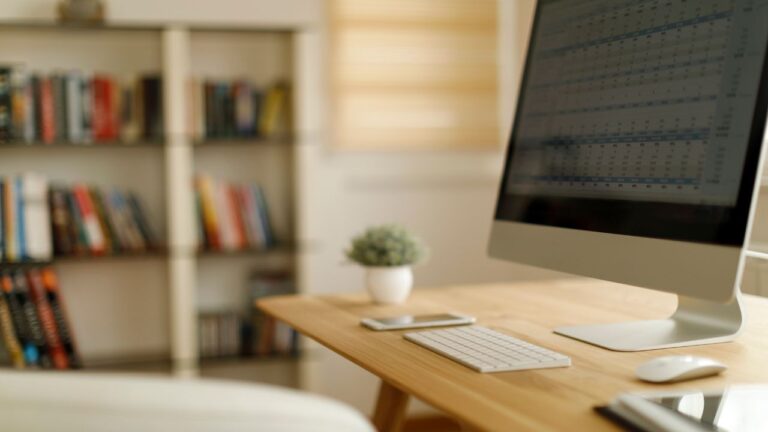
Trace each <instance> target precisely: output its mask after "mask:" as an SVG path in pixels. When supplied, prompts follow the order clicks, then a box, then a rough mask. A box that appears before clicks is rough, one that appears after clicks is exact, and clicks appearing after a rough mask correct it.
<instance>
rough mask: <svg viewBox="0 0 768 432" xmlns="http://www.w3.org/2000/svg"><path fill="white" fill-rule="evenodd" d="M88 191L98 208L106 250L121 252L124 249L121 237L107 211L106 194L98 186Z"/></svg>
mask: <svg viewBox="0 0 768 432" xmlns="http://www.w3.org/2000/svg"><path fill="white" fill-rule="evenodd" d="M88 192H89V193H90V195H91V200H92V201H93V206H94V208H95V209H96V215H97V216H98V218H99V224H100V225H101V231H102V232H103V233H104V242H105V247H106V250H107V251H108V252H110V253H117V252H120V251H121V250H122V249H121V245H120V239H119V238H118V236H117V233H116V232H115V227H114V226H113V225H112V219H111V218H110V217H109V214H108V213H107V207H106V205H105V204H104V195H103V194H102V193H101V192H100V191H99V190H98V189H96V188H91V189H90V190H89V191H88Z"/></svg>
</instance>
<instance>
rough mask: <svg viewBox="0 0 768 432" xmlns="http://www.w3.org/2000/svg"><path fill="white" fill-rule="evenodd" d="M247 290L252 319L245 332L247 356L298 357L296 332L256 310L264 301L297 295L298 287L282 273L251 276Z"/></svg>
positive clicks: (290, 278) (288, 276) (288, 275)
mask: <svg viewBox="0 0 768 432" xmlns="http://www.w3.org/2000/svg"><path fill="white" fill-rule="evenodd" d="M248 286H249V292H250V298H249V300H248V305H250V307H251V309H250V311H251V314H250V317H251V319H250V322H249V327H248V328H247V331H246V332H245V333H246V335H247V340H246V343H247V345H246V346H245V347H244V348H245V352H246V353H251V354H254V355H256V356H274V355H296V354H298V351H299V341H298V333H296V330H294V329H293V328H291V327H290V326H289V325H288V324H286V323H284V322H282V321H278V320H276V319H275V318H273V317H271V316H269V315H266V314H264V313H263V312H261V311H260V310H258V309H256V308H254V307H253V305H255V304H256V301H258V300H259V299H262V298H265V297H270V296H277V295H290V294H296V285H295V283H294V281H293V278H292V277H291V275H290V274H288V273H283V272H256V273H254V274H252V275H251V277H250V280H249V282H248Z"/></svg>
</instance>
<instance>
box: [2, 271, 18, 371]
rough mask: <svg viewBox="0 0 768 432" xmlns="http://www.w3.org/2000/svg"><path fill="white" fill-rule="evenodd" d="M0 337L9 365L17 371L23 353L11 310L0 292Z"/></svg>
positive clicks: (4, 296)
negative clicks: (0, 337) (9, 360)
mask: <svg viewBox="0 0 768 432" xmlns="http://www.w3.org/2000/svg"><path fill="white" fill-rule="evenodd" d="M4 277H5V276H4V275H2V274H0V284H2V283H3V281H2V279H3V278H4ZM0 333H2V334H1V335H0V336H2V339H3V344H4V345H5V348H6V350H8V354H9V357H10V358H11V363H12V364H13V366H14V367H15V368H17V369H23V368H24V352H23V349H22V346H21V342H19V338H18V336H17V331H16V327H14V325H13V316H12V315H11V308H10V306H9V305H8V301H7V298H6V295H5V294H4V293H2V292H0Z"/></svg>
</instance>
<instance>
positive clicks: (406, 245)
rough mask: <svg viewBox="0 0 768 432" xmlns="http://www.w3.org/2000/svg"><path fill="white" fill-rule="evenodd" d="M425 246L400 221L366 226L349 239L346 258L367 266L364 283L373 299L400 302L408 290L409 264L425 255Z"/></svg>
mask: <svg viewBox="0 0 768 432" xmlns="http://www.w3.org/2000/svg"><path fill="white" fill-rule="evenodd" d="M426 253H427V251H426V248H425V247H424V246H423V245H422V243H421V242H420V241H419V240H418V239H417V238H415V237H414V236H413V235H412V234H411V233H410V232H408V230H406V229H405V228H403V227H401V226H399V225H380V226H375V227H371V228H368V229H367V230H366V231H365V232H364V233H362V234H361V235H359V236H357V237H355V238H353V239H352V245H351V246H350V248H349V249H348V250H347V251H346V255H347V258H349V259H350V260H351V261H353V262H355V263H357V264H360V265H362V266H364V267H365V268H366V287H367V288H368V293H369V294H370V295H371V298H373V301H374V302H376V303H381V304H396V303H402V302H404V301H405V300H406V299H407V298H408V295H409V294H410V293H411V288H412V287H413V272H412V269H411V267H412V266H413V265H414V264H417V263H419V262H421V261H422V260H423V259H424V258H425V256H426Z"/></svg>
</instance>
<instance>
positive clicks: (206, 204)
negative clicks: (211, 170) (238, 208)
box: [198, 176, 221, 250]
mask: <svg viewBox="0 0 768 432" xmlns="http://www.w3.org/2000/svg"><path fill="white" fill-rule="evenodd" d="M198 187H199V189H200V198H201V200H200V201H201V203H202V208H203V225H204V226H205V233H206V238H207V239H208V240H209V241H210V244H211V247H212V249H213V250H219V249H221V238H220V237H219V227H218V225H219V220H218V219H219V215H218V214H217V213H216V206H215V205H214V191H213V188H214V184H213V180H212V179H211V178H210V177H208V176H201V177H199V178H198Z"/></svg>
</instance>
